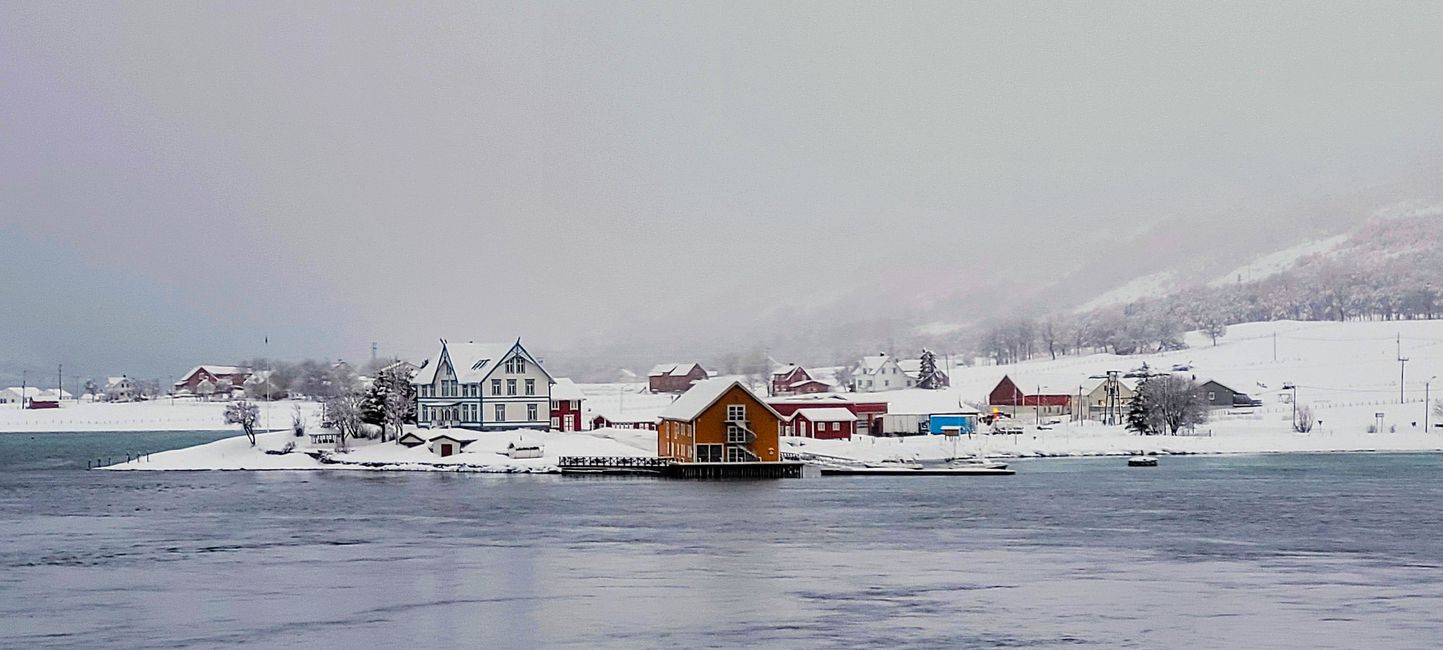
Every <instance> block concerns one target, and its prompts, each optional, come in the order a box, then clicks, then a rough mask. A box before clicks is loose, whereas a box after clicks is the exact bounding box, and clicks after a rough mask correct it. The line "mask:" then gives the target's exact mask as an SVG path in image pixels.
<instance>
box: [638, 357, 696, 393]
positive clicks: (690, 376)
mask: <svg viewBox="0 0 1443 650" xmlns="http://www.w3.org/2000/svg"><path fill="white" fill-rule="evenodd" d="M706 378H707V372H706V369H705V368H703V367H701V364H699V363H662V364H657V365H656V366H654V367H653V368H652V369H651V372H649V373H647V376H646V380H647V384H648V385H649V386H650V388H651V392H653V393H685V392H686V391H687V390H690V389H691V385H692V384H695V383H696V382H699V381H701V380H703V379H706Z"/></svg>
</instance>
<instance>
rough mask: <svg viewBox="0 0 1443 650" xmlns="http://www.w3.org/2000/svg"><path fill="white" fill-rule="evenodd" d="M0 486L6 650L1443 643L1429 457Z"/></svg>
mask: <svg viewBox="0 0 1443 650" xmlns="http://www.w3.org/2000/svg"><path fill="white" fill-rule="evenodd" d="M1121 465H1122V461H1121V460H1120V459H1094V460H1049V461H1023V462H1019V463H1016V465H1015V466H1016V467H1017V468H1018V470H1019V472H1018V474H1017V475H1016V476H1013V477H1004V478H995V477H994V478H967V479H957V478H947V477H937V478H925V479H922V478H913V479H908V478H882V477H863V478H826V479H820V478H818V479H804V480H792V481H776V482H758V483H716V482H665V481H658V480H648V479H628V480H595V479H571V478H566V477H554V476H485V475H450V474H446V475H440V474H382V473H361V472H330V473H326V472H312V473H304V472H260V473H248V472H209V473H207V472H200V473H191V472H183V473H164V474H144V473H140V474H134V473H109V472H85V471H53V470H35V471H9V472H6V473H4V474H3V477H0V521H3V522H4V525H5V533H4V537H3V539H4V541H5V543H4V544H3V545H0V594H3V595H4V597H3V598H0V619H3V620H4V621H6V625H5V626H3V628H0V646H5V647H48V646H68V647H97V646H126V647H137V646H144V647H187V646H198V647H216V646H225V645H240V644H247V645H249V644H259V645H261V646H263V647H264V646H307V647H347V646H349V647H352V648H360V647H376V646H387V645H389V646H396V647H454V646H467V647H534V646H540V645H573V646H586V647H596V646H612V647H638V646H647V647H652V646H663V645H666V646H670V645H685V646H716V645H723V646H752V647H775V646H847V647H889V648H890V647H897V646H917V647H939V646H941V647H976V646H995V645H1006V646H1049V647H1050V646H1057V645H1090V646H1099V647H1180V646H1192V647H1227V646H1232V647H1259V646H1268V647H1278V646H1291V647H1436V646H1438V645H1439V644H1440V643H1443V623H1440V622H1439V617H1438V616H1437V615H1436V612H1438V611H1440V607H1443V570H1440V566H1443V544H1440V543H1439V542H1438V540H1439V539H1443V520H1440V516H1439V515H1438V513H1437V510H1436V506H1437V504H1438V503H1439V497H1440V496H1443V494H1440V488H1439V487H1438V486H1437V483H1438V481H1437V478H1438V477H1439V470H1440V469H1443V457H1438V456H1427V455H1391V456H1365V455H1311V456H1251V457H1228V458H1222V457H1216V458H1165V459H1164V462H1163V466H1162V467H1160V468H1156V469H1147V470H1136V469H1134V470H1128V469H1127V468H1124V467H1122V466H1121Z"/></svg>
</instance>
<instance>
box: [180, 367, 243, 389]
mask: <svg viewBox="0 0 1443 650" xmlns="http://www.w3.org/2000/svg"><path fill="white" fill-rule="evenodd" d="M202 369H204V370H205V371H206V372H208V373H210V374H212V375H215V376H217V377H224V376H226V375H248V374H250V372H251V369H250V368H242V367H240V366H217V365H214V364H209V363H203V364H201V365H198V366H196V367H194V368H191V369H190V372H187V373H185V374H183V375H181V376H180V381H178V382H175V383H177V384H183V383H185V380H187V379H190V378H191V377H192V376H194V375H195V373H197V372H200V371H201V370H202Z"/></svg>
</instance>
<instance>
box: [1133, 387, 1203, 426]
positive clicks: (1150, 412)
mask: <svg viewBox="0 0 1443 650" xmlns="http://www.w3.org/2000/svg"><path fill="white" fill-rule="evenodd" d="M1207 417H1208V411H1207V402H1206V401H1205V400H1204V399H1203V395H1202V389H1201V388H1200V387H1199V386H1198V385H1197V383H1196V382H1194V381H1192V380H1191V379H1188V378H1186V377H1182V376H1179V375H1158V376H1153V377H1148V378H1146V379H1144V380H1143V381H1142V383H1140V384H1138V386H1137V394H1136V395H1135V396H1134V397H1133V401H1132V405H1131V407H1130V409H1129V411H1128V414H1127V423H1128V428H1129V429H1132V430H1133V431H1136V432H1138V433H1141V434H1143V435H1154V434H1162V433H1166V434H1169V435H1177V432H1178V431H1181V430H1182V429H1183V428H1184V427H1190V426H1194V425H1198V424H1202V423H1204V422H1207Z"/></svg>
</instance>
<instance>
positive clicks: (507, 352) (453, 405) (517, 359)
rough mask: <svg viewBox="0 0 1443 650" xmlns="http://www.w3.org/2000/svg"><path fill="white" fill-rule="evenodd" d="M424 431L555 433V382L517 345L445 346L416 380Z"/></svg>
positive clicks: (413, 380)
mask: <svg viewBox="0 0 1443 650" xmlns="http://www.w3.org/2000/svg"><path fill="white" fill-rule="evenodd" d="M411 383H412V384H414V385H415V386H416V420H417V423H418V424H419V425H420V426H422V427H430V428H438V427H460V428H463V429H473V430H477V431H486V430H492V431H494V430H505V429H540V430H543V431H545V430H549V429H550V428H551V386H552V384H554V383H556V380H555V379H553V378H552V377H551V375H550V374H549V373H547V372H546V369H545V368H543V367H542V366H541V363H540V362H539V361H537V360H536V358H535V357H533V356H531V353H530V352H527V351H526V348H525V347H523V346H522V345H521V339H517V340H516V342H515V343H471V342H467V343H450V342H448V341H445V340H442V341H441V349H440V351H439V352H437V353H436V356H434V357H432V358H430V359H428V360H427V361H426V362H425V363H423V364H422V365H421V367H420V368H419V369H418V370H417V371H416V375H415V376H414V377H412V378H411Z"/></svg>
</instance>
